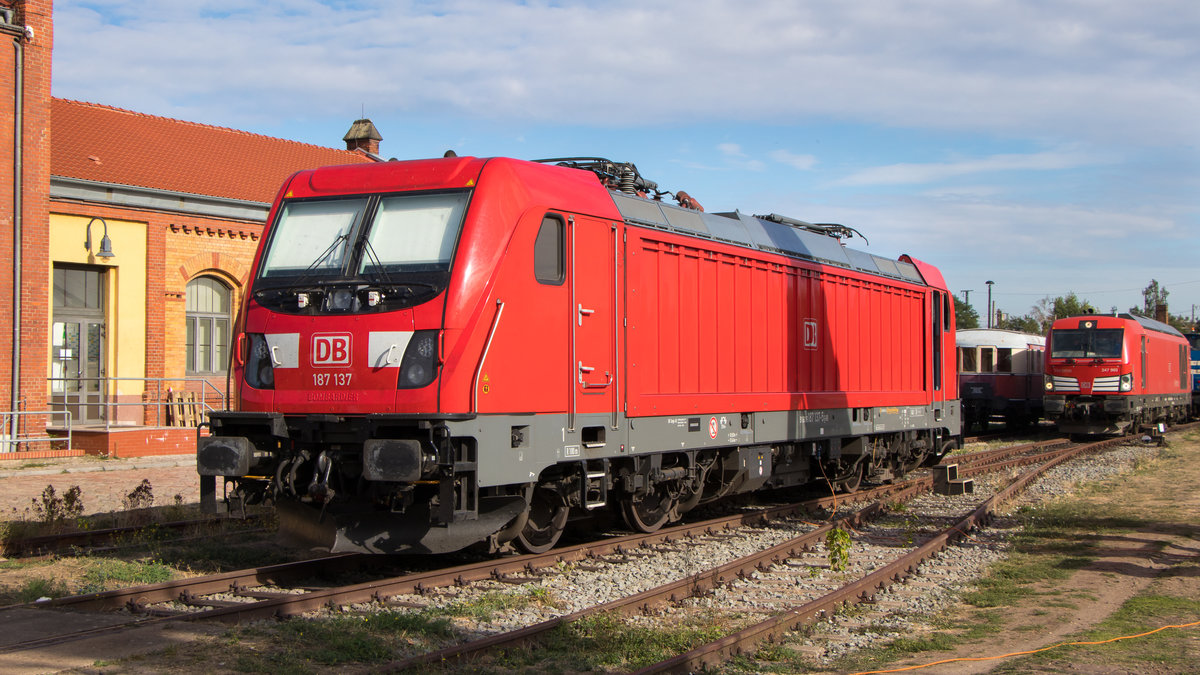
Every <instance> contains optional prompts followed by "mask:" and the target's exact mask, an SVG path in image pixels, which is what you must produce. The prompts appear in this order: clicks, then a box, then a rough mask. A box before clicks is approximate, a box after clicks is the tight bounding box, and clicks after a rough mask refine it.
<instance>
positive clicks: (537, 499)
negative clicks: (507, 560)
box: [515, 487, 571, 553]
mask: <svg viewBox="0 0 1200 675" xmlns="http://www.w3.org/2000/svg"><path fill="white" fill-rule="evenodd" d="M570 512H571V507H569V506H567V502H566V500H564V499H563V496H562V495H561V494H559V492H558V491H557V490H551V489H549V488H544V487H539V488H537V489H535V490H534V492H533V499H532V500H531V501H530V504H529V520H528V521H526V523H525V527H523V528H521V533H520V534H518V535H517V538H516V540H515V541H516V544H517V546H519V547H520V548H521V550H523V551H525V552H527V553H545V552H546V551H549V550H550V549H552V548H554V545H555V544H557V543H558V539H559V537H561V536H562V533H563V529H564V528H565V527H566V525H567V516H568V515H569V514H570Z"/></svg>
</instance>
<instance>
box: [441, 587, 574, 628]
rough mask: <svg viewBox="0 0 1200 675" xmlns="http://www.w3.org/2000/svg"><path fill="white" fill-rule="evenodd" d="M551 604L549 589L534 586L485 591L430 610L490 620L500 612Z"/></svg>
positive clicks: (455, 615)
mask: <svg viewBox="0 0 1200 675" xmlns="http://www.w3.org/2000/svg"><path fill="white" fill-rule="evenodd" d="M551 604H552V602H551V601H550V596H549V592H548V591H546V590H545V589H543V588H534V589H530V590H528V591H525V592H517V593H511V592H507V591H494V592H490V593H484V594H482V595H481V596H479V597H478V598H473V599H471V600H466V601H463V602H455V603H451V604H449V605H446V606H445V607H439V608H435V609H430V610H428V611H429V612H431V613H433V614H441V615H444V616H451V617H467V618H471V619H474V620H475V621H490V620H491V618H492V617H493V616H494V615H496V614H497V613H499V612H508V611H512V610H515V609H523V608H525V607H530V606H534V605H551Z"/></svg>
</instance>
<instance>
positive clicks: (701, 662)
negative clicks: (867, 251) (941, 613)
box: [635, 438, 1129, 675]
mask: <svg viewBox="0 0 1200 675" xmlns="http://www.w3.org/2000/svg"><path fill="white" fill-rule="evenodd" d="M1128 440H1129V439H1127V438H1116V439H1109V440H1105V441H1100V442H1097V443H1090V444H1087V445H1080V446H1076V447H1072V448H1065V449H1062V450H1058V451H1055V452H1054V453H1048V454H1056V455H1057V456H1055V457H1053V458H1049V459H1047V460H1046V461H1045V463H1043V464H1041V465H1040V466H1038V467H1035V468H1033V469H1030V470H1028V471H1025V472H1024V473H1022V474H1021V475H1020V476H1019V477H1017V478H1016V479H1015V480H1013V481H1012V482H1011V483H1010V484H1009V485H1008V486H1007V487H1005V488H1004V489H1003V490H1001V491H999V492H997V493H996V494H995V495H993V496H992V497H990V498H989V499H987V500H986V501H984V502H983V504H981V505H980V506H979V507H978V508H977V509H975V511H974V512H972V513H971V514H970V515H968V516H967V517H965V518H963V519H962V520H960V521H959V522H957V523H955V524H954V525H951V526H950V527H948V528H946V529H945V530H943V531H942V532H941V533H940V534H938V535H936V536H934V537H932V538H931V539H929V540H928V541H926V542H925V543H924V544H922V545H921V546H919V547H917V548H916V549H914V550H913V551H911V552H909V553H907V554H905V555H904V556H902V557H900V558H899V559H897V560H895V561H893V562H891V563H889V564H887V565H885V566H883V567H881V568H879V569H878V570H876V571H874V572H872V573H871V574H868V575H867V576H865V577H863V578H862V579H860V580H858V581H856V582H853V583H851V584H847V585H846V586H843V587H842V588H840V589H838V590H836V591H834V592H832V593H829V594H827V595H825V596H822V597H820V598H817V599H816V600H813V601H811V602H808V603H806V604H804V605H801V606H799V607H795V608H792V609H789V610H787V611H785V612H782V613H780V614H777V615H775V616H773V617H771V618H769V619H766V620H764V621H761V622H759V623H757V624H754V625H752V626H749V627H747V628H744V629H742V630H740V631H737V632H735V633H732V634H730V635H727V636H725V637H723V638H720V639H718V640H715V641H713V642H710V643H707V644H705V645H701V646H699V647H697V648H695V649H692V650H691V651H688V652H686V653H684V654H680V655H678V656H675V657H673V658H670V659H667V660H664V661H661V662H659V663H656V664H653V665H651V666H647V667H645V668H642V669H641V670H638V671H636V674H635V675H649V674H650V673H687V672H692V671H695V670H697V669H698V668H701V667H713V666H718V665H719V664H721V663H723V662H725V661H727V660H729V659H730V658H733V657H734V656H738V655H740V654H743V653H746V652H748V651H752V650H753V648H754V647H755V646H756V645H757V644H759V643H761V642H763V641H767V640H779V639H782V638H783V637H784V636H785V635H786V634H787V633H788V632H790V631H792V630H794V629H795V628H796V627H798V626H801V625H809V624H812V623H815V622H817V621H819V620H820V619H821V618H823V617H825V616H829V615H831V614H833V613H835V612H836V611H837V609H838V608H839V607H841V606H843V605H847V604H857V603H859V602H865V601H871V600H873V599H874V597H875V594H876V593H877V592H878V591H880V590H884V589H886V588H888V587H889V586H891V585H893V584H895V583H898V582H900V581H903V580H904V579H907V578H908V577H909V576H912V575H913V574H915V573H916V569H917V567H918V566H919V565H920V564H921V563H922V562H924V561H925V560H927V559H928V558H930V557H931V556H933V555H934V554H935V553H937V552H940V551H942V550H944V549H945V548H946V547H947V546H949V545H950V544H951V543H953V542H954V541H957V540H958V539H960V538H962V537H965V536H966V535H967V533H968V532H970V531H972V530H974V529H977V528H978V527H979V526H981V525H984V524H986V523H988V522H990V520H991V518H992V517H993V515H994V513H995V510H996V508H997V507H998V506H999V505H1000V504H1003V503H1005V502H1007V501H1008V500H1010V499H1012V498H1013V497H1014V496H1016V495H1017V494H1018V493H1019V492H1020V491H1021V490H1023V489H1025V487H1026V486H1028V485H1029V483H1031V482H1032V481H1033V480H1035V479H1036V478H1038V477H1040V476H1041V475H1042V474H1044V473H1045V472H1046V471H1049V470H1050V469H1052V468H1054V467H1056V466H1058V465H1060V464H1062V463H1064V462H1066V461H1068V460H1071V459H1074V458H1075V457H1077V456H1079V455H1081V454H1083V453H1085V452H1092V451H1095V450H1100V449H1102V448H1105V447H1108V446H1111V445H1117V444H1121V443H1127V442H1128Z"/></svg>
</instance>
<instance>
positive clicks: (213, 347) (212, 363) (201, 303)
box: [186, 277, 231, 375]
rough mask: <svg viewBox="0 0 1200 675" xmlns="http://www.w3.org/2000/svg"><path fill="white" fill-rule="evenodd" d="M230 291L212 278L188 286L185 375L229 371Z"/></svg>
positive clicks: (204, 278) (201, 279)
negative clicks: (186, 373) (227, 369)
mask: <svg viewBox="0 0 1200 675" xmlns="http://www.w3.org/2000/svg"><path fill="white" fill-rule="evenodd" d="M230 305H231V302H230V291H229V287H228V286H226V285H225V284H223V283H221V281H219V280H217V279H214V278H213V277H196V278H195V279H192V280H191V281H190V282H188V285H187V340H186V342H187V372H188V374H189V375H208V374H212V373H223V372H225V369H226V368H228V367H229V307H230Z"/></svg>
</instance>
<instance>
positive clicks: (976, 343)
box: [955, 328, 1046, 431]
mask: <svg viewBox="0 0 1200 675" xmlns="http://www.w3.org/2000/svg"><path fill="white" fill-rule="evenodd" d="M955 340H956V341H957V344H958V388H959V392H960V394H961V396H962V410H963V429H964V431H965V430H966V429H970V428H977V429H979V430H980V431H987V427H988V424H989V423H990V422H1000V423H1003V424H1005V425H1007V426H1008V427H1009V428H1016V427H1023V426H1028V425H1030V424H1032V423H1034V422H1036V421H1037V420H1039V419H1041V417H1042V396H1043V391H1044V390H1043V388H1042V385H1043V382H1042V373H1043V369H1044V367H1045V351H1046V338H1045V337H1043V336H1041V335H1030V334H1028V333H1021V332H1019V331H1012V330H1000V329H996V328H971V329H967V330H960V331H958V333H957V336H956V338H955Z"/></svg>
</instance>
